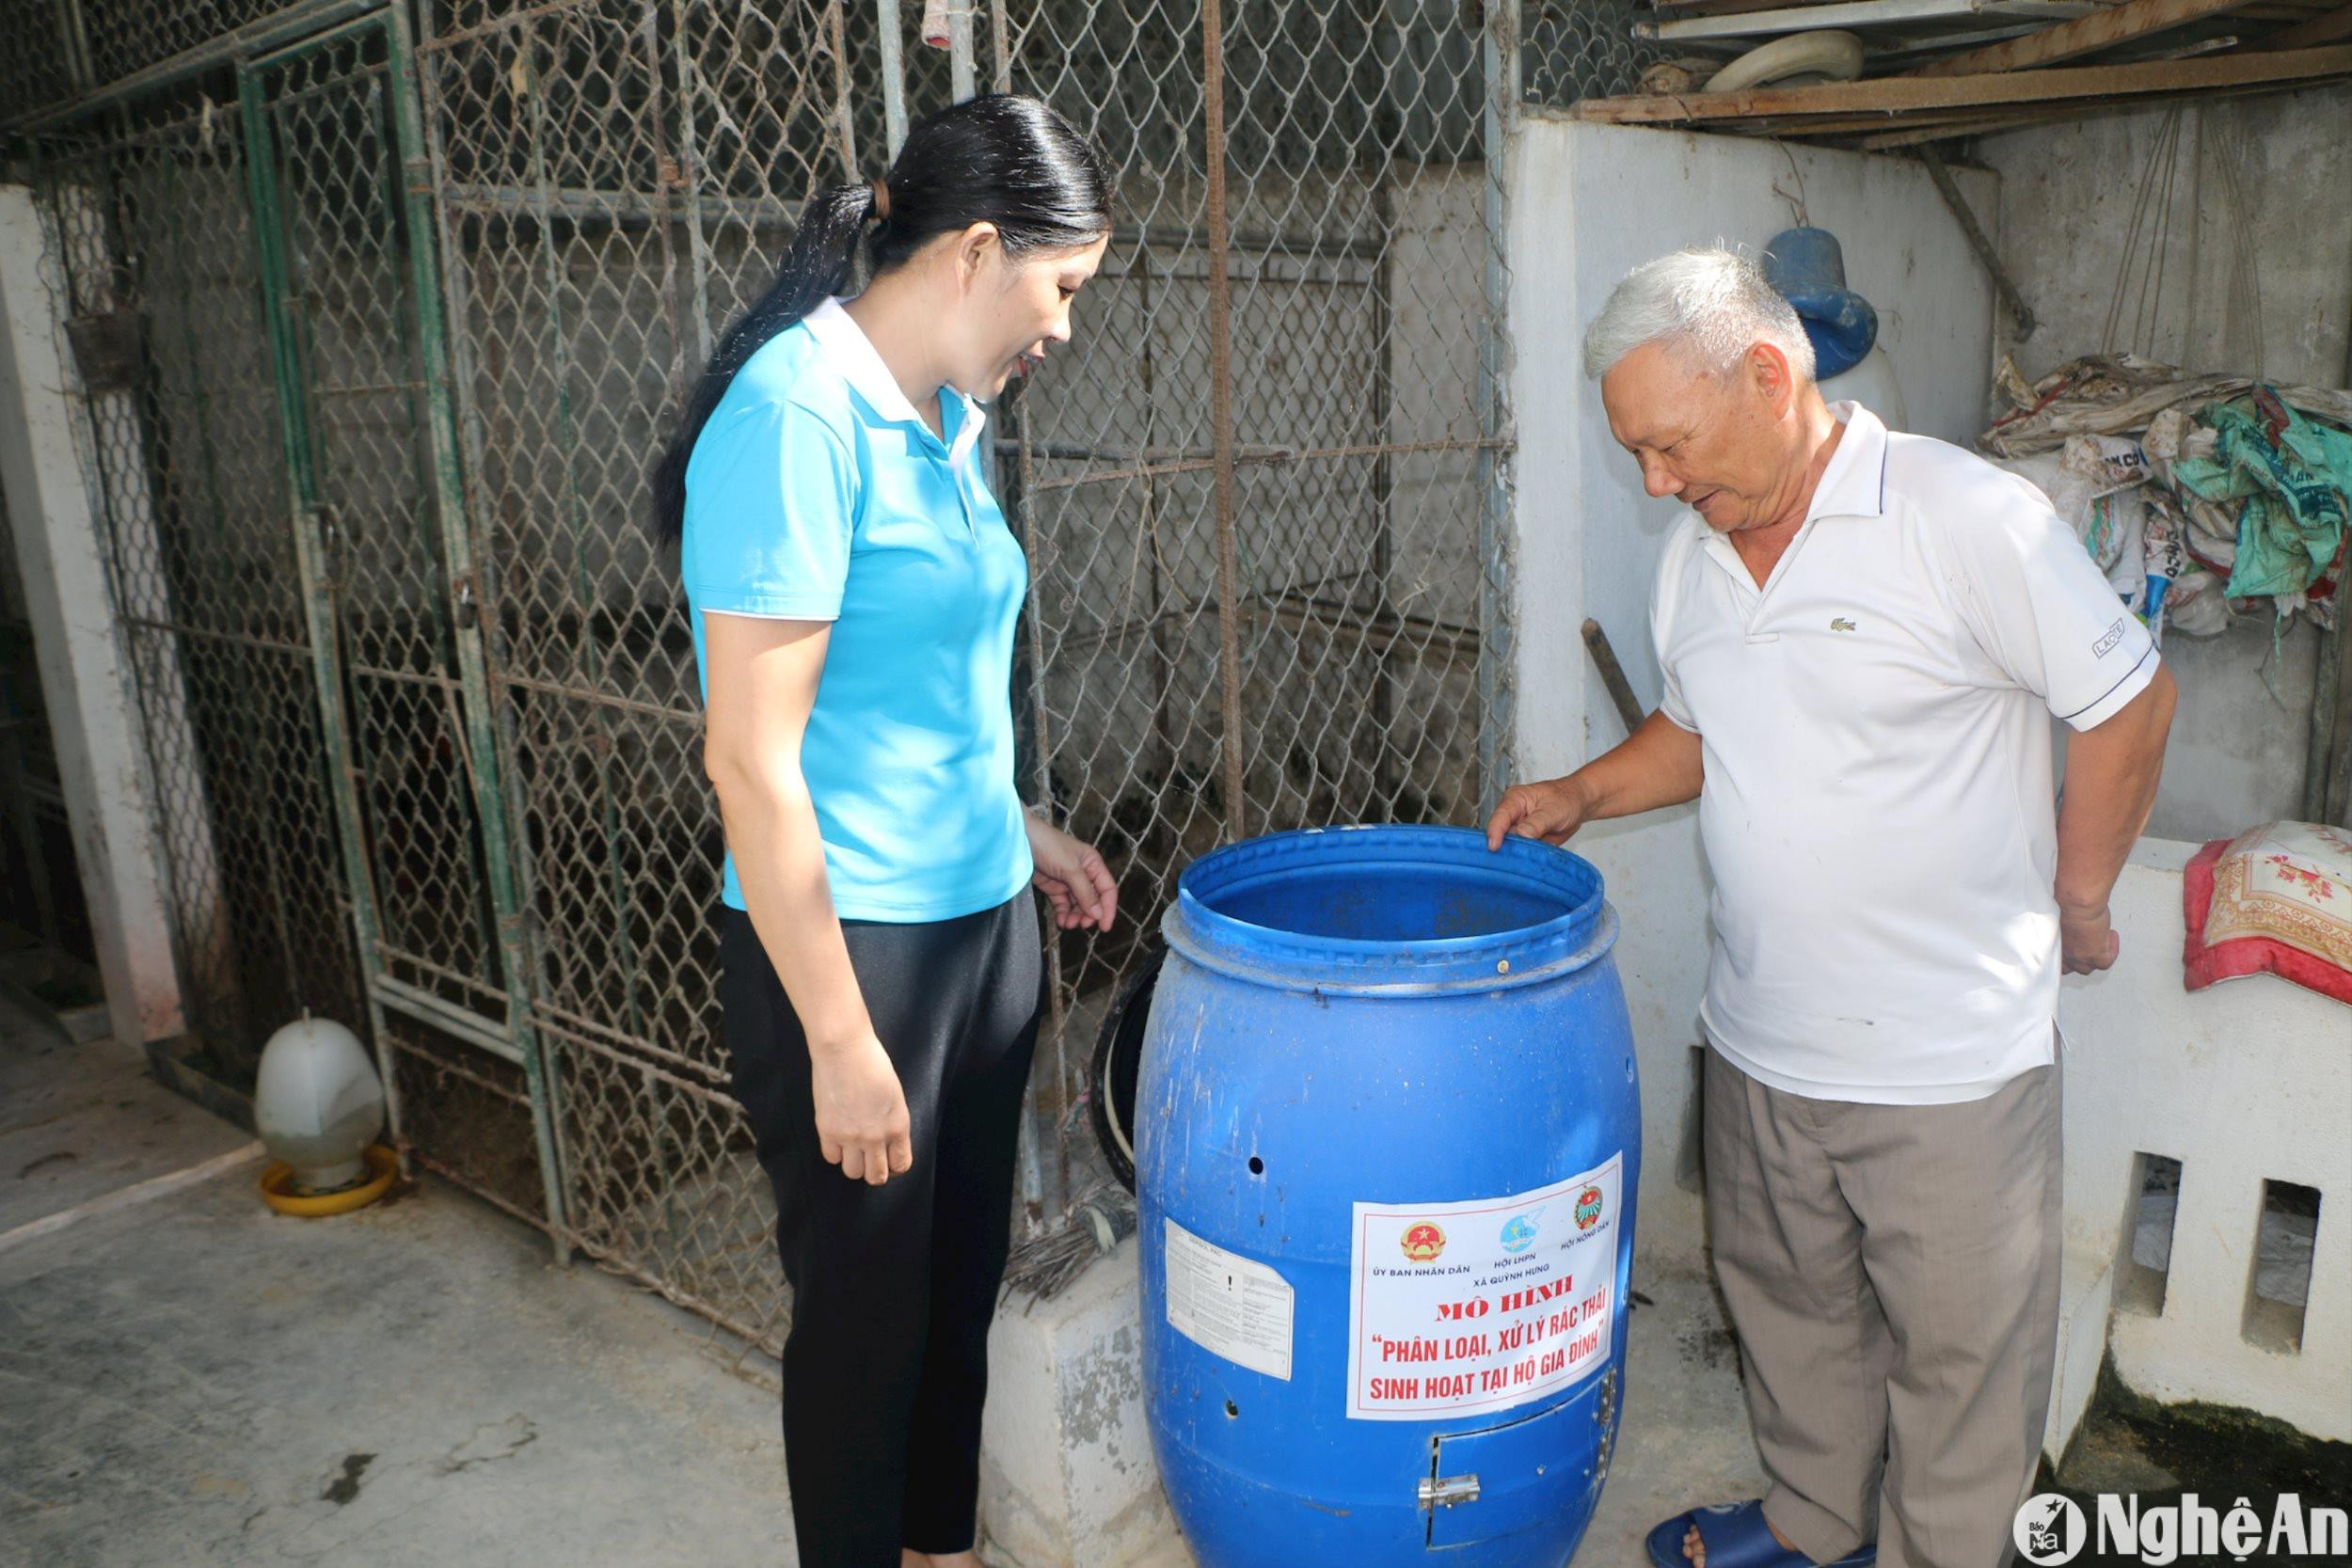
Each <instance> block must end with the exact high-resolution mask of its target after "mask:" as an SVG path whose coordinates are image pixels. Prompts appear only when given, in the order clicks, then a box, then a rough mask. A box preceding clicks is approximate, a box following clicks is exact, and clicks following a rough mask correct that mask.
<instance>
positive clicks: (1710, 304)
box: [1584, 245, 1813, 381]
mask: <svg viewBox="0 0 2352 1568" xmlns="http://www.w3.org/2000/svg"><path fill="white" fill-rule="evenodd" d="M1644 343H1668V344H1672V345H1673V346H1675V347H1677V348H1679V349H1681V350H1683V351H1684V352H1685V353H1687V354H1688V355H1689V356H1691V358H1692V360H1693V361H1695V362H1696V363H1698V364H1700V365H1701V366H1703V367H1705V368H1706V369H1708V370H1709V371H1716V372H1722V371H1727V370H1729V369H1731V368H1732V367H1733V366H1734V365H1737V364H1738V363H1739V362H1740V359H1741V358H1742V357H1743V356H1746V354H1747V352H1748V350H1750V349H1751V348H1754V347H1755V346H1756V344H1757V343H1771V344H1772V345H1773V346H1774V347H1776V348H1778V349H1779V350H1780V351H1781V353H1783V354H1785V355H1787V356H1788V366H1789V369H1790V370H1792V371H1793V372H1796V375H1797V378H1798V379H1799V380H1800V381H1810V380H1812V379H1813V343H1812V341H1811V340H1810V339H1808V338H1807V337H1805V335H1804V323H1802V322H1800V321H1799V320H1797V312H1796V311H1795V310H1793V309H1789V306H1788V301H1787V300H1785V299H1783V298H1781V297H1780V294H1779V293H1777V292H1776V291H1775V290H1774V289H1773V288H1772V285H1771V284H1770V283H1767V282H1766V281H1764V269H1762V268H1761V267H1759V266H1757V265H1756V263H1755V262H1754V261H1749V260H1748V259H1747V258H1746V257H1744V256H1741V255H1740V254H1738V253H1737V252H1735V251H1730V250H1725V249H1724V248H1722V247H1721V246H1717V245H1694V246H1692V248H1691V249H1688V250H1677V251H1675V252H1674V253H1673V254H1671V255H1667V256H1661V257H1659V258H1658V259H1657V260H1656V261H1645V262H1643V263H1642V264H1641V265H1640V266H1638V267H1635V268H1634V269H1633V270H1632V271H1631V272H1629V273H1627V274H1626V275H1625V279H1624V281H1623V282H1620V283H1619V284H1618V285H1617V286H1616V287H1615V288H1614V289H1613V290H1611V291H1610V294H1609V303H1608V304H1606V305H1604V306H1602V307H1601V308H1600V314H1599V315H1597V316H1595V317H1594V318H1593V324H1592V325H1590V326H1588V327H1586V328H1585V329H1584V374H1585V375H1586V376H1587V377H1588V378H1590V379H1591V380H1594V381H1597V380H1599V379H1600V378H1601V377H1602V376H1604V375H1607V374H1608V373H1609V372H1610V371H1611V370H1612V369H1613V368H1614V367H1615V365H1616V363H1617V361H1618V360H1620V359H1623V358H1624V357H1625V356H1627V355H1629V354H1631V353H1632V352H1633V351H1634V350H1635V349H1637V348H1640V347H1641V346H1642V345H1643V344H1644Z"/></svg>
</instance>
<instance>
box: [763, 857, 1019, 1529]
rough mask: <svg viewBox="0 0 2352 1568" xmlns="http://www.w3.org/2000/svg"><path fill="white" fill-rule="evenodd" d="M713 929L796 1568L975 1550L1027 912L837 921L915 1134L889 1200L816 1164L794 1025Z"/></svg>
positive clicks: (885, 1190)
mask: <svg viewBox="0 0 2352 1568" xmlns="http://www.w3.org/2000/svg"><path fill="white" fill-rule="evenodd" d="M724 922H725V928H724V931H723V937H722V941H721V945H720V958H721V964H722V975H721V979H720V1000H721V1003H722V1005H723V1008H724V1011H725V1020H726V1022H725V1030H726V1043H727V1051H728V1053H729V1055H730V1057H731V1058H732V1062H731V1068H732V1072H733V1078H734V1085H735V1094H736V1098H737V1099H738V1100H739V1101H741V1102H742V1104H743V1109H744V1111H745V1112H746V1113H747V1114H748V1115H749V1117H750V1120H751V1126H752V1132H753V1135H754V1136H755V1138H756V1140H757V1142H758V1148H759V1163H760V1164H761V1165H762V1166H763V1167H765V1168H766V1170H767V1172H768V1179H769V1180H770V1181H771V1182H772V1183H774V1186H775V1193H776V1246H777V1250H778V1251H779V1252H780V1253H781V1254H782V1256H783V1259H784V1274H785V1277H786V1279H787V1280H788V1281H789V1282H790V1283H791V1286H792V1328H791V1332H790V1334H789V1335H788V1336H787V1338H786V1340H785V1347H784V1457H785V1472H786V1475H787V1478H788V1479H789V1481H790V1484H791V1489H792V1520H793V1526H794V1529H795V1532H796V1533H797V1535H798V1537H799V1542H800V1561H801V1563H802V1568H898V1552H899V1548H900V1547H901V1546H906V1547H912V1548H913V1549H914V1550H915V1551H918V1552H934V1553H953V1552H961V1551H968V1550H970V1549H971V1547H972V1545H973V1541H974V1535H975V1530H976V1528H977V1512H978V1500H979V1454H980V1404H981V1401H982V1400H983V1399H984V1398H985V1397H986V1395H987V1392H988V1328H989V1323H990V1320H991V1318H992V1316H993V1312H994V1308H995V1303H996V1291H997V1288H998V1286H999V1285H1000V1284H1001V1283H1002V1282H1003V1280H1004V1275H1005V1257H1006V1253H1007V1251H1008V1250H1009V1247H1010V1244H1011V1223H1012V1186H1013V1164H1014V1158H1015V1148H1016V1144H1017V1141H1018V1138H1019V1133H1020V1121H1021V1092H1022V1088H1023V1086H1024V1085H1025V1084H1026V1083H1027V1082H1028V1076H1029V1058H1030V1055H1031V1053H1032V1052H1033V1051H1034V1049H1035V1047H1036V1044H1037V1028H1038V1011H1039V995H1040V989H1039V980H1040V973H1041V970H1040V957H1039V942H1038V920H1037V907H1036V902H1035V899H1034V896H1033V895H1031V894H1030V893H1028V892H1027V891H1024V892H1023V893H1022V894H1021V895H1019V896H1018V897H1015V898H1014V899H1012V900H1011V901H1010V902H1009V903H1007V904H1003V905H1001V906H999V907H998V908H996V909H993V910H991V911H986V912H985V913H981V914H974V915H965V916H962V917H961V918H959V919H955V920H943V921H937V922H932V923H930V924H925V925H914V926H889V925H880V924H872V923H866V922H861V921H845V922H844V923H843V926H842V930H843V934H844V935H845V936H846V937H847V938H848V941H849V948H850V967H851V968H852V969H854V970H855V971H856V972H857V978H858V984H859V986H860V987H861V988H862V989H863V990H864V991H865V994H866V1008H867V1010H868V1011H869V1012H870V1013H871V1014H872V1016H873V1020H874V1032H875V1034H876V1035H877V1036H879V1037H881V1039H882V1046H883V1049H885V1050H886V1051H888V1052H889V1053H890V1059H891V1061H892V1062H893V1063H894V1064H895V1065H896V1066H897V1068H898V1080H899V1082H900V1084H901V1085H904V1087H905V1090H906V1098H907V1112H908V1116H909V1118H910V1120H911V1122H912V1124H913V1128H914V1168H913V1169H911V1170H909V1171H907V1172H906V1173H905V1174H903V1175H899V1176H894V1177H892V1178H891V1179H890V1180H889V1181H887V1182H886V1183H884V1184H883V1185H882V1186H880V1187H874V1186H869V1185H867V1184H866V1182H864V1181H852V1180H850V1179H849V1178H847V1177H845V1176H843V1175H842V1174H841V1169H840V1167H839V1166H837V1165H833V1164H827V1163H826V1162H825V1158H824V1155H823V1153H822V1152H821V1151H820V1149H819V1148H818V1141H817V1121H816V1111H815V1108H814V1105H813V1102H812V1101H811V1098H810V1085H809V1056H808V1044H807V1039H806V1037H805V1036H804V1035H803V1032H802V1029H801V1024H800V1020H799V1019H798V1018H797V1017H795V1016H794V1014H793V1011H792V1006H791V1003H790V1002H789V1001H788V1000H787V997H786V996H785V992H784V986H783V984H782V982H781V981H779V980H778V979H777V978H776V973H775V969H774V967H773V966H772V965H771V963H770V962H769V961H768V956H767V953H766V950H765V949H763V948H762V947H761V946H760V943H759V938H758V936H757V934H756V933H755V931H754V930H753V928H752V923H751V919H750V917H749V916H747V915H745V914H743V913H742V912H741V911H737V910H727V911H724Z"/></svg>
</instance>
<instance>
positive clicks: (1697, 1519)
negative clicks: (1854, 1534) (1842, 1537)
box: [1649, 1497, 1879, 1568]
mask: <svg viewBox="0 0 2352 1568" xmlns="http://www.w3.org/2000/svg"><path fill="white" fill-rule="evenodd" d="M1692 1525H1696V1526H1697V1527H1698V1529H1699V1539H1700V1540H1701V1541H1702V1542H1704V1543H1706V1545H1707V1568H1815V1564H1814V1561H1813V1560H1812V1559H1811V1558H1809V1557H1807V1556H1805V1555H1804V1553H1803V1552H1799V1551H1792V1550H1790V1549H1788V1547H1785V1546H1783V1545H1782V1544H1780V1543H1779V1542H1777V1541H1775V1540H1773V1539H1772V1527H1771V1526H1770V1525H1768V1524H1766V1523H1765V1522H1764V1500H1763V1499H1762V1498H1761V1497H1752V1498H1750V1499H1749V1500H1748V1501H1746V1502H1743V1503H1710V1504H1708V1506H1706V1507H1704V1508H1694V1509H1692V1510H1691V1512H1690V1513H1677V1514H1676V1515H1675V1516H1674V1517H1673V1518H1671V1519H1669V1520H1667V1521H1666V1522H1665V1523H1663V1524H1661V1525H1660V1526H1659V1527H1658V1528H1656V1529H1654V1530H1652V1531H1650V1532H1649V1560H1650V1561H1652V1562H1654V1563H1656V1564H1657V1565H1658V1568H1691V1560H1690V1559H1689V1558H1687V1557H1684V1556H1683V1555H1682V1537H1683V1535H1684V1534H1685V1533H1686V1532H1687V1531H1688V1530H1689V1529H1690V1528H1691V1527H1692ZM1878 1560H1879V1549H1878V1545H1877V1544H1876V1543H1875V1542H1873V1543H1871V1544H1867V1545H1865V1546H1862V1547H1859V1548H1858V1549H1856V1550H1855V1551H1854V1552H1853V1553H1852V1554H1851V1555H1850V1556H1847V1557H1841V1558H1839V1559H1838V1560H1836V1562H1830V1563H1823V1564H1820V1568H1869V1565H1870V1564H1872V1563H1874V1562H1876V1561H1878Z"/></svg>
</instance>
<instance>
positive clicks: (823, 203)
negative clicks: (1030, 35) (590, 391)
mask: <svg viewBox="0 0 2352 1568" xmlns="http://www.w3.org/2000/svg"><path fill="white" fill-rule="evenodd" d="M1110 209H1111V183H1110V177H1109V174H1108V173H1107V172H1106V171H1105V170H1104V167H1103V163H1102V160H1101V159H1100V158H1098V157H1096V156H1095V153H1094V150H1092V149H1091V148H1089V147H1088V146H1087V144H1086V142H1085V140H1084V138H1082V137H1081V136H1080V135H1078V133H1077V131H1076V130H1075V129H1074V128H1073V127H1072V126H1071V124H1070V122H1069V121H1068V120H1065V119H1062V118H1061V116H1059V115H1057V114H1056V113H1055V112H1054V111H1053V110H1052V109H1049V108H1047V107H1046V106H1045V105H1044V104H1043V103H1039V102H1038V101H1037V100H1036V99H1034V98H1020V97H1015V96H1012V95H1010V94H1006V93H993V94H990V95H988V96H985V97H981V98H974V99H969V100H966V101H965V102H964V103H958V104H956V105H955V106H954V107H952V108H947V109H942V110H941V111H940V112H939V113H937V114H935V115H931V116H929V117H927V118H926V119H922V120H919V121H917V122H916V123H915V124H914V126H913V127H912V128H910V129H909V131H908V132H907V139H906V145H905V146H904V147H902V148H900V149H899V150H898V161H897V162H896V163H894V164H892V165H891V166H890V174H889V177H888V179H887V181H886V182H882V183H879V184H874V185H828V186H826V187H825V188H824V189H823V190H822V191H820V192H819V193H818V195H817V196H816V197H815V198H812V199H811V200H810V201H809V202H808V203H807V205H806V206H805V207H803V209H802V213H801V227H800V229H799V230H798V231H796V232H795V233H794V234H793V236H792V245H791V248H789V249H788V250H787V251H786V252H785V256H784V261H783V264H782V265H781V266H779V267H778V268H777V269H776V277H775V281H774V282H772V283H771V284H770V285H769V286H768V292H767V293H764V294H762V295H761V296H760V297H759V300H758V301H757V303H755V304H754V305H753V306H752V308H751V309H748V310H746V311H744V312H743V314H742V315H741V316H740V317H739V318H737V320H736V321H735V323H734V325H730V326H729V327H728V328H727V330H726V334H725V336H724V337H723V338H721V339H720V341H719V346H718V348H717V350H716V351H714V352H713V353H712V355H711V356H710V363H709V364H707V365H706V366H704V367H703V371H702V373H701V375H700V376H698V377H697V378H696V379H695V381H694V383H693V386H692V388H691V391H690V392H689V393H688V395H687V398H686V403H685V406H684V408H683V409H682V410H681V412H680V413H679V416H678V423H677V432H676V434H675V436H672V437H671V440H670V445H669V447H668V449H667V450H665V451H663V452H662V454H661V461H660V463H659V464H657V465H656V466H655V467H654V474H653V528H654V535H655V537H656V538H657V539H658V540H660V542H662V543H664V544H667V543H671V542H674V541H675V540H676V539H677V537H678V536H679V534H680V533H681V532H682V531H684V528H685V523H686V465H687V461H688V459H689V458H691V457H692V456H693V453H694V442H695V440H696V439H697V438H698V437H699V436H701V435H702V431H703V426H704V425H705V424H707V423H708V422H709V420H710V415H711V412H712V410H714V409H716V408H717V407H718V406H719V400H720V399H722V398H723V397H724V396H725V395H726V390H727V387H728V384H729V383H731V382H733V381H734V379H735V372H738V371H739V370H741V369H742V368H743V362H744V361H745V360H747V359H749V358H750V357H751V356H753V355H754V354H755V353H756V352H757V351H758V349H759V347H760V345H762V344H763V343H765V342H767V341H769V340H770V339H771V338H773V337H774V336H775V335H776V334H777V333H779V332H782V331H784V330H785V329H786V328H787V327H789V326H790V325H792V324H793V323H795V322H797V321H799V320H800V319H801V318H802V317H803V316H805V315H807V314H808V313H809V312H810V311H811V310H814V309H816V308H817V307H818V306H819V305H821V304H823V303H824V302H825V300H826V299H828V298H829V297H831V296H833V295H834V294H837V293H841V292H842V291H843V290H844V289H846V288H848V287H849V285H850V277H851V274H852V272H853V270H854V267H855V263H856V261H857V250H858V241H859V239H860V238H861V237H863V238H864V239H865V240H866V255H867V261H868V262H869V264H870V266H871V269H872V271H873V273H874V274H876V275H880V274H882V273H884V272H887V271H889V270H890V269H891V268H892V267H894V266H897V265H898V263H899V262H901V261H905V260H906V259H907V258H908V257H910V256H912V255H914V253H915V252H916V251H917V250H920V249H921V248H922V247H923V246H924V245H926V244H928V243H929V242H930V241H931V240H932V239H934V238H935V237H937V236H938V235H941V234H945V233H950V232H961V231H962V230H965V229H968V228H970V227H971V226H972V225H974V224H976V223H991V224H994V225H995V226H996V232H997V237H998V240H999V242H1000V243H1001V244H1002V245H1004V247H1005V249H1006V251H1007V253H1008V254H1010V255H1016V256H1017V255H1020V254H1022V253H1024V252H1026V251H1035V250H1056V249H1073V250H1074V249H1079V248H1081V247H1083V246H1086V245H1092V244H1093V243H1094V242H1095V241H1097V240H1099V239H1101V238H1102V237H1103V236H1104V234H1106V233H1108V232H1110V226H1111V213H1110Z"/></svg>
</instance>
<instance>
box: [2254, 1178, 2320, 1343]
mask: <svg viewBox="0 0 2352 1568" xmlns="http://www.w3.org/2000/svg"><path fill="white" fill-rule="evenodd" d="M2318 1234H2319V1189H2318V1188H2317V1187H2306V1186H2303V1185H2302V1184H2300V1183H2299V1182H2295V1181H2265V1182H2264V1183H2263V1208H2262V1218H2261V1221H2260V1222H2259V1224H2258V1226H2257V1227H2256V1229H2255V1232H2254V1272H2253V1275H2252V1277H2251V1278H2249V1280H2248V1281H2247V1285H2246V1321H2245V1323H2244V1326H2243V1327H2242V1328H2241V1329H2240V1331H2239V1332H2241V1333H2242V1334H2243V1335H2244V1336H2245V1338H2246V1342H2247V1343H2248V1344H2249V1345H2257V1346H2260V1347H2261V1348H2262V1349H2264V1350H2270V1351H2278V1352H2280V1353H2281V1354H2287V1355H2297V1354H2301V1353H2302V1350H2303V1305H2304V1303H2305V1302H2307V1301H2309V1300H2310V1299H2311V1293H2312V1240H2313V1238H2315V1237H2316V1236H2317V1235H2318Z"/></svg>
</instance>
